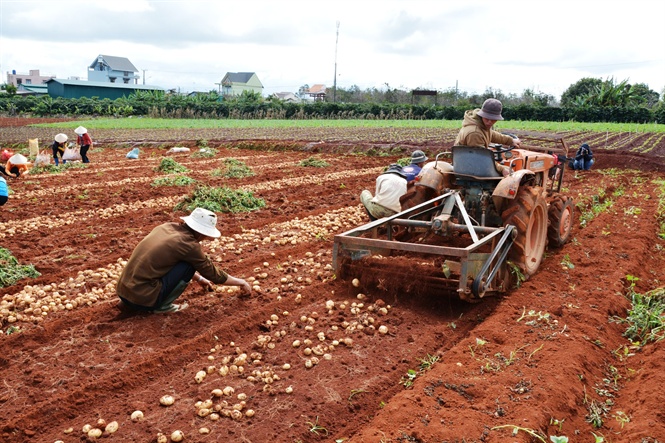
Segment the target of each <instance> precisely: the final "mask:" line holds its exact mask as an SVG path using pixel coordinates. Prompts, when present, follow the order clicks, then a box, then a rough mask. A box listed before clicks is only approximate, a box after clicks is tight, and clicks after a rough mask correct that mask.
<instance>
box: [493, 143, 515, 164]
mask: <svg viewBox="0 0 665 443" xmlns="http://www.w3.org/2000/svg"><path fill="white" fill-rule="evenodd" d="M513 149H515V146H509V147H507V148H504V147H503V145H494V146H492V152H493V153H494V160H496V161H498V162H500V161H501V160H503V158H501V154H503V153H505V152H510V151H512V150H513Z"/></svg>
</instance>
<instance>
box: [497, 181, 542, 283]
mask: <svg viewBox="0 0 665 443" xmlns="http://www.w3.org/2000/svg"><path fill="white" fill-rule="evenodd" d="M501 219H502V220H503V224H504V226H505V225H513V226H515V228H516V230H517V236H516V237H515V242H514V243H513V247H512V248H510V252H509V253H508V259H509V260H510V261H512V262H513V263H514V264H515V265H517V266H519V268H520V269H521V271H522V273H523V274H524V277H525V278H528V277H530V276H531V275H533V274H535V272H536V271H537V270H538V267H539V266H540V262H541V261H542V260H543V254H544V253H545V246H547V202H546V201H545V196H544V195H543V189H542V188H541V187H539V186H524V187H521V188H520V190H519V191H518V193H517V196H516V197H515V199H514V200H510V201H509V202H508V203H507V205H506V209H505V211H503V213H502V214H501Z"/></svg>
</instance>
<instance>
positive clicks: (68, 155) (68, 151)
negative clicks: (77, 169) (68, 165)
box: [62, 146, 81, 161]
mask: <svg viewBox="0 0 665 443" xmlns="http://www.w3.org/2000/svg"><path fill="white" fill-rule="evenodd" d="M62 159H63V160H67V161H74V160H81V153H80V152H79V148H78V146H67V147H66V148H65V152H64V153H63V154H62Z"/></svg>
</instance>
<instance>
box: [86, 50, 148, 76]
mask: <svg viewBox="0 0 665 443" xmlns="http://www.w3.org/2000/svg"><path fill="white" fill-rule="evenodd" d="M100 58H101V59H102V60H104V63H106V64H107V65H108V66H109V68H111V69H112V70H114V71H126V72H139V70H138V69H136V66H134V65H133V64H132V62H130V61H129V59H128V58H125V57H114V56H112V55H103V54H100V55H98V56H97V58H96V59H95V61H93V62H92V63H90V66H89V67H90V68H94V67H95V65H96V64H97V63H99V59H100Z"/></svg>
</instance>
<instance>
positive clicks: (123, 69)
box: [88, 55, 140, 85]
mask: <svg viewBox="0 0 665 443" xmlns="http://www.w3.org/2000/svg"><path fill="white" fill-rule="evenodd" d="M137 72H139V70H138V69H136V67H135V66H134V65H133V64H132V62H130V61H129V59H126V58H125V57H114V56H111V55H98V56H97V59H96V60H95V61H94V62H92V63H91V64H90V66H88V81H91V82H108V83H118V84H121V83H124V84H135V85H136V84H138V82H139V78H140V76H139V75H138V74H137Z"/></svg>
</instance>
